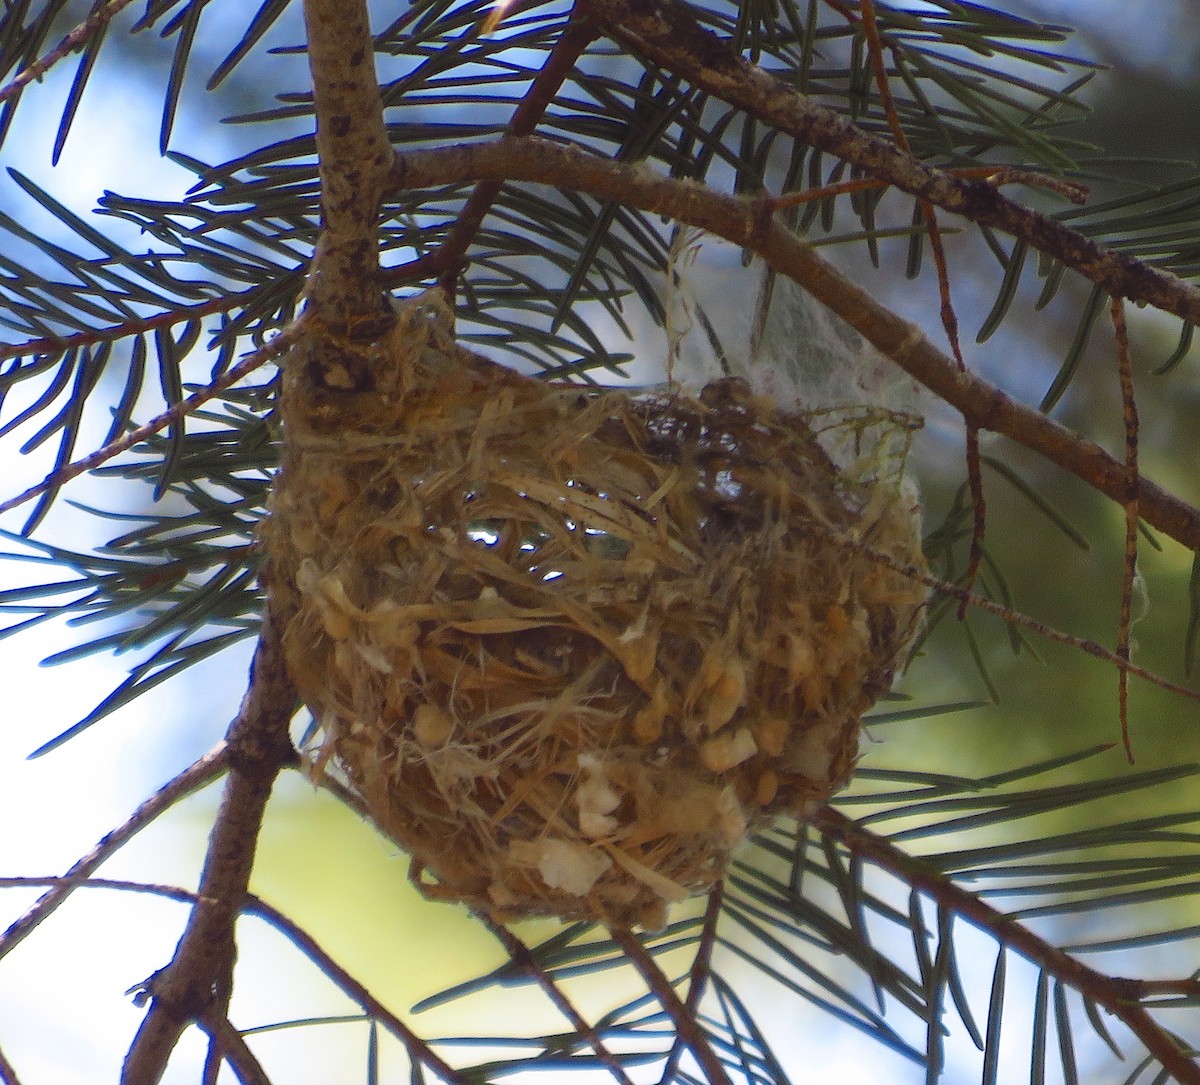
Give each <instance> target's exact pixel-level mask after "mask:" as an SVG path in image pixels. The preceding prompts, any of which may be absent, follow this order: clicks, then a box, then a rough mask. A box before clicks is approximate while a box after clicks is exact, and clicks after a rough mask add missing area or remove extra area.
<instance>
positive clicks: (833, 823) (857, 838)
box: [811, 806, 1200, 1085]
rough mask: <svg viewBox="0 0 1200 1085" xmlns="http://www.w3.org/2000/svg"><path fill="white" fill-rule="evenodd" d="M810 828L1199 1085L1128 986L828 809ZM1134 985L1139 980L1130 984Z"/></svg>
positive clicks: (1199, 1069)
mask: <svg viewBox="0 0 1200 1085" xmlns="http://www.w3.org/2000/svg"><path fill="white" fill-rule="evenodd" d="M811 824H813V825H814V826H815V827H816V828H818V829H819V830H820V831H821V832H823V833H825V834H826V835H827V836H829V837H831V838H832V839H834V840H836V841H838V842H839V843H840V844H842V845H844V846H845V847H846V848H847V849H849V851H850V852H851V853H852V854H854V855H859V856H861V857H862V858H864V859H869V860H870V861H871V862H873V863H875V864H876V865H877V866H880V867H882V868H883V869H884V870H886V871H889V872H890V873H892V874H894V875H895V876H896V877H898V878H899V879H900V880H901V881H902V882H903V883H904V884H906V885H909V886H911V887H913V888H914V889H916V890H919V891H920V892H922V893H926V894H928V896H930V897H931V898H932V899H933V900H935V901H937V902H938V904H939V905H941V906H942V907H944V908H947V909H949V910H950V911H952V912H954V913H956V914H958V915H960V916H962V917H963V918H964V919H966V920H967V921H968V922H969V923H971V924H973V925H974V926H976V927H978V928H979V929H980V930H983V931H986V932H987V933H988V934H989V935H990V936H991V937H992V938H994V939H995V940H996V941H997V942H999V943H1000V944H1001V945H1002V946H1006V947H1007V948H1009V949H1011V950H1013V951H1014V952H1016V953H1018V954H1020V955H1021V956H1022V957H1024V958H1025V959H1026V960H1027V961H1030V962H1032V963H1033V964H1035V965H1037V966H1038V967H1040V968H1042V969H1044V970H1045V971H1046V972H1047V973H1049V974H1050V975H1052V976H1055V977H1056V978H1059V979H1062V980H1064V981H1065V982H1066V983H1068V984H1070V985H1071V986H1072V987H1074V988H1075V989H1076V990H1078V991H1080V992H1081V993H1082V994H1083V995H1084V996H1085V997H1086V998H1088V999H1090V1000H1092V1001H1093V1002H1095V1003H1097V1004H1098V1005H1100V1006H1103V1007H1104V1008H1105V1009H1106V1010H1108V1011H1109V1013H1111V1014H1113V1015H1114V1016H1115V1017H1117V1018H1118V1019H1119V1020H1120V1021H1122V1022H1124V1024H1125V1025H1126V1026H1127V1027H1128V1028H1129V1029H1130V1030H1131V1031H1132V1032H1133V1033H1134V1034H1135V1035H1136V1036H1137V1037H1138V1039H1139V1040H1141V1041H1142V1043H1143V1044H1145V1046H1146V1049H1147V1050H1148V1051H1149V1052H1150V1053H1151V1054H1152V1055H1153V1056H1154V1057H1155V1058H1156V1059H1157V1060H1158V1061H1159V1063H1160V1064H1161V1065H1162V1066H1163V1067H1164V1068H1165V1069H1166V1070H1167V1071H1169V1072H1170V1073H1171V1074H1172V1075H1174V1077H1175V1078H1176V1080H1178V1081H1179V1082H1181V1083H1183V1085H1200V1065H1198V1064H1197V1063H1196V1062H1195V1061H1193V1060H1192V1059H1190V1058H1189V1057H1188V1056H1187V1055H1185V1054H1184V1053H1183V1052H1182V1051H1181V1050H1180V1049H1179V1047H1178V1045H1176V1043H1175V1041H1174V1040H1172V1039H1171V1037H1170V1035H1169V1034H1168V1033H1167V1032H1166V1030H1165V1029H1163V1027H1162V1026H1161V1025H1159V1023H1158V1022H1157V1021H1155V1020H1154V1019H1153V1018H1152V1017H1151V1016H1150V1014H1149V1013H1148V1012H1147V1011H1146V1009H1145V1007H1144V1006H1142V1005H1140V1004H1139V1003H1137V1002H1133V1001H1131V998H1133V997H1134V996H1133V995H1132V994H1131V989H1130V988H1129V987H1127V986H1126V983H1127V982H1128V981H1125V980H1121V979H1116V978H1113V977H1110V976H1106V975H1104V974H1103V973H1102V972H1097V971H1096V970H1095V969H1093V968H1089V967H1088V966H1087V965H1085V964H1083V963H1081V962H1080V961H1077V960H1076V959H1075V958H1074V957H1072V956H1071V955H1070V954H1068V953H1064V952H1063V951H1062V950H1061V949H1058V948H1057V947H1055V946H1052V945H1051V944H1050V943H1049V942H1047V941H1045V939H1043V938H1040V937H1039V936H1038V935H1036V934H1035V933H1034V932H1033V931H1031V930H1030V929H1029V928H1028V927H1024V926H1022V925H1021V924H1019V923H1014V922H1013V921H1012V920H1011V919H1009V918H1008V917H1007V916H1005V915H1004V914H1003V913H1002V912H999V911H997V910H996V909H995V908H993V907H992V906H991V905H990V904H987V903H985V902H984V901H983V900H981V899H980V898H979V897H978V896H976V895H975V894H974V893H971V892H969V891H967V890H966V889H963V888H962V887H960V886H958V885H957V884H955V882H953V881H952V880H951V879H950V878H948V877H945V876H944V875H942V874H939V873H936V872H934V871H933V870H931V868H930V867H929V866H928V865H927V864H925V863H922V862H921V861H920V859H918V858H914V857H913V856H910V855H908V854H906V853H905V852H903V851H901V850H900V849H899V848H897V847H896V846H895V845H894V844H892V843H891V842H889V841H888V840H886V839H884V838H883V837H880V836H876V835H875V834H874V833H871V832H869V831H868V830H866V829H864V828H863V827H862V826H860V825H859V824H858V823H857V822H855V821H854V820H853V819H852V818H849V817H847V816H846V815H845V814H843V813H841V812H840V811H838V810H835V809H833V808H832V807H830V806H822V807H821V808H820V809H819V810H818V811H817V813H816V814H815V815H814V816H813V817H812V819H811ZM1133 982H1134V983H1137V982H1138V981H1133Z"/></svg>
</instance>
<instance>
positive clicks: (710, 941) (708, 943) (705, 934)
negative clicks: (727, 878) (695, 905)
mask: <svg viewBox="0 0 1200 1085" xmlns="http://www.w3.org/2000/svg"><path fill="white" fill-rule="evenodd" d="M724 899H725V882H724V881H723V880H722V881H719V882H717V883H716V884H715V885H714V886H713V887H712V889H711V890H710V891H709V894H708V904H707V905H706V906H705V908H704V924H703V926H702V927H701V928H700V944H699V945H698V946H697V947H696V956H695V957H693V958H692V968H691V972H690V974H689V976H688V993H687V999H686V1001H685V1002H684V1008H685V1009H686V1010H687V1012H688V1016H689V1017H691V1018H692V1020H695V1019H696V1011H697V1010H698V1009H699V1007H700V999H701V998H702V997H703V996H704V988H705V986H706V984H707V983H708V977H709V973H710V972H711V970H712V953H713V947H714V946H715V945H716V943H717V924H718V923H719V922H720V920H721V904H722V902H723V901H724ZM682 1055H683V1043H682V1039H681V1037H680V1036H678V1035H676V1037H675V1042H674V1043H673V1044H672V1045H671V1051H670V1053H669V1054H668V1055H667V1061H666V1065H665V1066H663V1072H662V1075H661V1076H660V1077H659V1079H658V1085H670V1083H671V1082H673V1081H674V1080H675V1071H676V1069H677V1068H678V1066H679V1059H680V1057H681V1056H682Z"/></svg>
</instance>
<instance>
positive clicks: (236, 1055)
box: [198, 1014, 271, 1085]
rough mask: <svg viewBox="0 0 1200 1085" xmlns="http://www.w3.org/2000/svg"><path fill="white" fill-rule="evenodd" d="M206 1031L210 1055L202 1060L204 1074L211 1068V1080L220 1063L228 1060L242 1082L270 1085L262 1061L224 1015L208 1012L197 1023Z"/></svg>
mask: <svg viewBox="0 0 1200 1085" xmlns="http://www.w3.org/2000/svg"><path fill="white" fill-rule="evenodd" d="M198 1023H199V1025H200V1027H201V1028H202V1029H203V1030H204V1031H205V1032H206V1033H208V1038H209V1054H208V1058H207V1060H206V1062H205V1073H206V1075H207V1073H208V1072H209V1067H210V1066H211V1067H212V1072H213V1079H212V1080H213V1082H214V1083H215V1082H216V1073H217V1072H218V1071H219V1069H220V1065H221V1063H222V1062H225V1063H228V1064H229V1068H230V1069H231V1070H232V1071H233V1072H234V1075H235V1076H236V1077H237V1079H238V1081H239V1082H240V1083H241V1085H271V1078H270V1077H269V1076H268V1074H267V1072H266V1070H264V1069H263V1066H262V1063H260V1062H259V1061H258V1058H257V1057H256V1056H255V1054H254V1052H253V1051H251V1050H250V1047H249V1045H248V1044H247V1043H246V1038H245V1037H244V1036H243V1035H242V1034H241V1033H240V1032H238V1030H237V1029H236V1028H234V1027H233V1025H232V1024H231V1023H230V1020H229V1018H228V1017H226V1016H225V1015H224V1014H209V1015H207V1016H206V1017H203V1018H201V1019H200V1021H199V1022H198Z"/></svg>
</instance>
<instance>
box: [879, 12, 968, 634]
mask: <svg viewBox="0 0 1200 1085" xmlns="http://www.w3.org/2000/svg"><path fill="white" fill-rule="evenodd" d="M859 7H860V9H861V18H862V29H863V37H864V39H865V40H866V43H867V55H868V57H869V58H870V61H871V67H872V69H873V70H874V74H875V85H876V87H877V88H878V90H879V101H880V104H881V105H882V106H883V112H884V115H885V116H886V117H887V121H888V127H889V128H890V129H891V131H892V139H893V140H894V141H895V143H896V147H897V148H898V149H899V150H900V151H901V152H903V153H904V154H906V155H911V154H912V147H911V145H910V144H909V142H908V135H907V134H906V133H905V131H904V126H903V125H902V124H901V123H900V115H899V113H897V111H896V102H895V99H894V98H893V97H892V87H891V83H890V82H889V81H888V75H887V65H886V64H885V63H884V59H883V39H882V37H881V35H880V33H879V23H878V21H877V20H876V18H875V0H861V3H860V5H859ZM917 206H918V207H919V208H920V211H921V217H922V218H923V219H924V220H925V230H926V233H927V234H928V235H929V248H930V251H931V252H932V253H933V264H934V268H935V270H936V271H937V281H938V296H939V297H940V299H941V318H942V327H943V328H944V329H945V332H946V339H947V341H948V342H949V344H950V353H951V354H953V355H954V360H955V362H957V363H958V368H959V369H960V370H963V371H965V370H966V368H967V363H966V359H965V358H964V357H963V352H962V344H961V343H960V342H959V337H958V315H957V313H955V311H954V302H953V300H952V298H951V296H950V269H949V265H948V264H947V262H946V246H945V244H944V243H943V241H942V231H941V227H940V226H939V225H938V218H937V211H935V210H934V206H933V204H931V203H930V202H929V201H928V200H926V199H918V200H917ZM964 421H965V422H966V454H967V455H966V459H967V485H968V487H969V488H970V492H971V508H972V510H973V513H974V517H973V524H972V527H971V552H970V555H969V556H968V558H967V571H966V574H965V575H964V577H963V582H964V584H965V586H966V587H967V588H970V587H971V586H972V585H974V583H975V578H976V576H978V575H979V567H980V565H982V564H983V537H984V533H985V532H986V530H987V502H986V500H985V498H984V493H983V468H982V466H981V464H980V458H979V427H978V426H976V425H974V424H973V423H972V422H971V421H970V419H964ZM966 613H967V612H966V603H965V602H964V603H961V604H960V605H959V608H958V620H959V621H962V620H963V618H965V617H966Z"/></svg>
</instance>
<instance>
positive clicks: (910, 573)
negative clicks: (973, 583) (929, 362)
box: [810, 522, 1200, 701]
mask: <svg viewBox="0 0 1200 1085" xmlns="http://www.w3.org/2000/svg"><path fill="white" fill-rule="evenodd" d="M810 528H811V530H812V531H814V532H817V533H824V532H825V530H826V529H824V528H822V527H821V526H820V525H819V524H817V523H816V522H814V523H812V524H811V525H810ZM828 537H829V538H830V540H831V541H832V542H834V543H835V544H836V545H838V546H841V547H843V548H844V549H846V550H850V551H852V552H854V553H857V554H862V555H863V556H864V557H868V558H870V559H871V560H872V561H874V562H877V563H878V564H879V565H882V566H884V567H885V568H887V569H891V570H892V571H893V572H896V573H899V574H900V575H901V576H903V577H907V578H908V579H909V580H913V581H916V583H918V584H924V585H925V586H926V587H927V588H932V589H933V590H934V591H936V592H940V593H942V594H943V595H948V596H950V597H951V598H954V599H957V600H958V601H959V603H960V604H962V605H963V606H972V607H975V608H976V609H977V610H985V611H987V613H989V614H992V615H994V616H995V617H997V618H1000V619H1002V620H1004V621H1006V622H1008V623H1010V624H1012V625H1019V626H1020V627H1021V628H1022V629H1028V630H1029V631H1030V632H1031V633H1036V634H1037V635H1038V636H1039V637H1044V638H1045V639H1046V640H1052V641H1054V642H1055V643H1056V644H1065V645H1067V646H1068V647H1070V648H1076V649H1078V650H1079V651H1081V652H1085V653H1086V654H1087V655H1090V656H1092V657H1093V658H1094V659H1098V660H1100V661H1101V662H1102V663H1110V664H1112V666H1114V667H1116V668H1117V670H1119V671H1124V672H1125V673H1127V674H1132V675H1134V676H1136V677H1138V678H1141V679H1142V680H1143V681H1146V682H1149V683H1150V684H1151V685H1154V686H1158V687H1159V689H1164V690H1166V691H1167V692H1168V693H1174V694H1176V695H1177V696H1180V697H1186V698H1187V699H1188V700H1190V701H1200V690H1197V689H1192V688H1190V687H1189V686H1182V685H1180V684H1179V683H1178V682H1172V681H1170V680H1169V679H1167V678H1163V677H1162V675H1159V674H1155V673H1154V672H1153V671H1149V670H1147V669H1146V668H1145V667H1142V666H1139V665H1138V664H1137V663H1133V662H1131V661H1130V660H1129V658H1128V656H1127V655H1122V654H1121V653H1120V652H1114V651H1112V650H1110V649H1108V648H1105V647H1104V645H1102V644H1097V643H1096V642H1095V641H1094V640H1088V639H1087V638H1085V637H1076V636H1074V635H1073V634H1071V633H1064V632H1062V631H1061V630H1059V629H1055V628H1054V626H1052V625H1047V624H1046V623H1045V622H1039V621H1038V620H1037V619H1036V618H1031V617H1030V616H1029V615H1028V614H1022V613H1021V612H1020V611H1019V610H1013V609H1012V608H1011V607H1006V606H1003V605H1001V604H1000V603H996V602H994V601H993V600H991V599H988V598H986V597H984V596H982V595H977V594H976V593H975V592H973V591H970V590H969V589H967V588H964V587H963V586H962V585H961V584H952V583H951V582H950V581H949V580H943V579H942V578H941V577H937V576H933V575H931V574H930V573H925V572H922V571H921V570H920V569H918V568H916V567H915V566H913V565H906V564H904V563H903V562H901V561H897V560H896V559H895V558H894V557H892V556H891V555H890V554H885V553H884V552H883V551H882V550H877V549H875V547H873V546H867V545H866V544H865V543H861V542H856V541H855V540H853V539H849V538H846V537H844V536H842V535H837V534H835V533H834V532H832V531H830V532H829V533H828Z"/></svg>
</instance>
